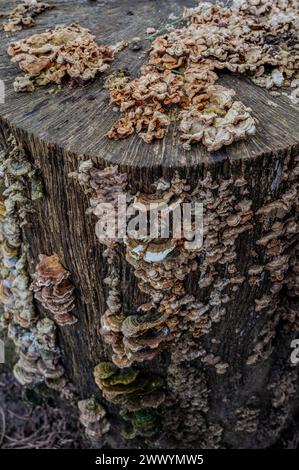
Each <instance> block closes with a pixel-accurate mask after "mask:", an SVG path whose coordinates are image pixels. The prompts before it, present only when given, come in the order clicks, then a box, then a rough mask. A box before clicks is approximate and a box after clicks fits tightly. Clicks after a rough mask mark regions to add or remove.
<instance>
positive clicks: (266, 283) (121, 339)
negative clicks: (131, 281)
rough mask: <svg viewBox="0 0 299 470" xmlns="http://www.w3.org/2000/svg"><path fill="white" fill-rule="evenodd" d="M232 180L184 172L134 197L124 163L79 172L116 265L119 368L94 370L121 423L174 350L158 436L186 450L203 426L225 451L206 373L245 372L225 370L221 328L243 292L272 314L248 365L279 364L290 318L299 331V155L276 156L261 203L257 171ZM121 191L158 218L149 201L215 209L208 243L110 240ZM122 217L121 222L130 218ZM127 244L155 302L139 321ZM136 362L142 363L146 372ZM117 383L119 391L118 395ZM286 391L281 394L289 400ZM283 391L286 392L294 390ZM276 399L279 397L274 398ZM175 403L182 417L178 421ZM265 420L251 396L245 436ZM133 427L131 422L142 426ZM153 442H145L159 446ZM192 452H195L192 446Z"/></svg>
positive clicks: (112, 268)
mask: <svg viewBox="0 0 299 470" xmlns="http://www.w3.org/2000/svg"><path fill="white" fill-rule="evenodd" d="M230 172H231V174H230V175H229V176H227V177H225V178H223V177H222V176H221V175H218V176H215V175H212V174H210V173H209V172H207V173H206V174H205V175H204V176H203V177H202V178H199V180H198V181H197V185H196V187H192V188H191V187H190V186H188V185H187V183H186V180H185V179H183V178H181V177H180V176H179V175H178V173H175V174H174V175H173V178H172V179H171V181H170V182H167V181H166V180H164V179H159V180H158V181H156V182H154V184H153V185H152V188H153V192H151V193H147V194H145V193H141V192H137V193H135V194H133V192H132V190H131V189H130V184H129V181H128V177H127V175H126V174H125V173H121V172H120V171H119V170H118V168H117V167H116V166H110V167H106V168H104V169H103V170H101V169H97V168H94V166H93V163H92V162H91V161H83V162H81V163H80V165H79V169H78V173H76V172H73V173H71V174H70V176H72V177H76V178H77V180H78V182H79V183H80V185H81V186H83V188H84V190H85V192H86V194H88V195H89V197H90V209H89V212H91V213H92V214H93V215H95V216H96V220H97V222H96V226H95V233H96V235H97V237H98V239H99V241H100V243H101V244H103V245H104V247H105V250H104V258H106V260H107V267H108V274H107V277H106V279H105V282H106V284H107V288H108V289H107V297H106V304H107V309H106V311H105V313H104V314H103V315H102V316H101V329H100V334H101V336H102V338H103V339H104V341H105V342H107V344H108V345H109V346H110V347H111V350H112V361H113V362H112V363H110V364H109V365H107V363H101V364H99V365H98V366H97V367H96V369H95V378H96V383H97V385H98V386H99V388H100V389H101V391H102V394H103V397H104V398H105V399H106V400H107V401H108V402H110V403H112V404H114V405H117V406H118V407H119V408H120V410H121V415H122V416H124V417H127V412H128V410H129V412H131V413H132V410H130V408H129V407H130V406H131V405H130V403H131V400H133V402H134V403H135V404H137V398H136V396H135V392H136V389H135V385H134V386H133V384H134V380H135V379H134V378H132V377H134V373H135V372H136V373H137V372H138V374H141V376H143V375H144V376H145V378H146V377H147V378H148V379H149V378H150V375H149V374H150V373H149V372H148V364H149V361H151V360H152V359H154V358H155V357H156V356H157V355H158V354H159V353H160V352H161V351H163V350H165V349H167V350H168V351H170V353H171V362H170V365H169V368H168V376H167V383H165V385H164V392H163V400H161V401H159V400H156V401H155V407H154V406H153V409H152V411H153V414H154V416H157V415H158V414H159V413H160V415H161V416H163V420H162V424H161V428H160V427H157V426H155V429H156V434H155V435H154V437H155V439H158V436H157V433H158V429H162V430H163V432H162V431H161V434H164V435H165V433H166V434H167V432H169V430H171V437H172V438H174V436H175V437H176V438H177V440H176V441H175V442H176V443H178V442H180V436H181V435H182V432H183V431H182V430H183V429H185V432H186V434H188V433H189V435H190V434H191V432H190V431H191V428H192V429H198V430H199V432H200V435H202V436H204V438H203V439H202V442H201V445H202V446H203V447H209V446H213V447H219V446H220V445H221V438H222V432H223V428H222V426H221V423H218V422H214V421H212V422H211V421H210V420H209V419H208V418H207V416H208V413H209V389H208V382H207V379H206V376H205V371H206V370H209V369H210V370H211V368H214V369H215V372H216V373H217V374H226V373H227V371H228V370H229V368H230V366H231V367H232V369H234V365H233V364H231V365H230V364H228V363H226V362H224V361H223V360H222V359H221V356H220V355H219V354H217V341H216V340H215V338H213V326H214V325H215V324H219V323H220V322H221V320H223V319H225V317H226V314H227V312H229V311H230V310H231V309H232V308H235V305H236V302H238V299H239V298H241V297H242V295H241V291H242V290H243V289H244V288H246V289H247V288H249V289H250V291H251V297H250V298H249V299H248V301H249V303H248V305H247V311H248V312H251V313H250V315H253V316H256V318H260V316H261V314H262V315H263V316H264V318H265V321H264V327H263V328H262V330H260V331H257V332H256V334H255V336H254V337H253V338H252V353H251V354H250V356H249V357H248V358H247V359H245V362H246V360H247V366H248V367H250V366H252V365H254V364H257V363H260V362H263V361H266V360H267V359H269V358H270V356H271V354H272V352H273V344H274V340H275V337H276V334H277V326H278V323H279V322H283V325H284V329H285V330H286V331H288V332H290V331H291V330H292V329H293V328H294V327H296V328H297V329H298V319H297V315H296V313H295V312H296V307H295V304H294V303H293V302H294V299H295V296H296V295H298V264H297V260H298V257H297V256H298V175H299V161H298V158H296V157H294V156H293V155H289V156H287V157H285V159H284V160H283V161H282V160H277V162H276V165H273V168H271V169H270V170H268V173H269V174H268V175H267V177H266V179H265V188H264V189H263V192H262V195H261V199H260V200H259V201H254V200H252V199H251V198H250V196H251V192H252V184H253V183H252V179H251V178H252V175H251V174H250V173H249V174H248V175H246V171H245V170H244V169H241V171H240V174H237V173H236V172H235V171H234V170H233V168H231V170H230ZM245 175H246V176H245ZM122 194H125V195H126V196H127V197H126V200H127V201H128V202H129V205H130V206H131V207H132V208H135V209H138V210H140V208H141V207H142V208H143V209H142V210H143V211H148V210H150V204H161V203H162V204H163V203H164V204H165V203H166V204H168V205H169V207H170V208H174V207H176V205H177V204H180V203H182V202H190V203H192V204H194V203H195V202H201V203H202V204H203V208H204V218H203V232H204V240H203V245H202V247H200V248H197V249H195V250H192V249H191V250H190V249H186V248H185V244H184V243H185V242H186V240H185V239H183V240H180V239H179V240H177V239H175V240H173V239H172V238H169V239H167V240H166V239H161V238H156V239H155V238H154V239H149V238H142V239H133V238H130V237H129V236H126V237H125V238H124V239H123V240H122V241H119V240H118V241H115V240H114V239H111V238H110V236H109V235H110V234H109V231H107V233H105V231H104V230H103V227H108V226H109V223H111V222H112V220H113V222H112V225H114V224H115V223H116V220H115V217H116V212H115V211H116V209H117V203H118V198H119V196H120V195H122ZM261 202H262V204H261ZM103 208H104V209H103ZM117 216H118V217H120V218H122V216H123V214H117ZM116 225H117V223H116ZM256 225H258V227H259V229H258V230H256ZM110 226H111V225H110ZM246 233H249V234H250V233H252V235H254V237H255V238H254V240H253V247H252V250H251V252H250V253H251V257H250V260H249V262H248V263H246V265H245V266H242V267H241V268H240V266H239V261H238V260H240V243H239V242H240V239H242V236H243V235H244V234H245V235H246ZM120 245H123V247H124V249H125V256H126V260H127V262H128V263H129V264H130V266H131V267H132V268H133V272H134V274H135V276H136V278H137V279H138V286H139V289H140V290H141V292H142V293H143V294H145V295H146V296H147V297H148V302H146V303H145V304H142V305H140V306H139V307H138V308H137V309H136V313H135V314H133V315H132V314H131V313H130V314H126V312H125V311H124V309H123V305H122V301H121V299H122V289H121V288H122V284H121V272H120V270H119V263H118V256H119V254H120V251H121V250H119V248H120ZM194 273H195V276H198V289H196V290H195V291H194V292H193V293H191V294H190V293H189V292H188V291H187V290H186V285H187V282H186V281H188V279H189V278H190V276H192V275H194ZM285 291H286V295H285ZM260 292H262V294H260ZM282 293H283V301H281V295H282ZM201 294H203V296H202V298H201ZM261 312H262V313H261ZM205 336H207V337H208V338H210V340H211V342H210V345H211V350H207V348H205V347H204V346H203V342H202V346H200V345H201V341H200V338H204V337H205ZM198 338H199V339H198ZM211 338H212V339H211ZM194 360H198V361H199V362H198V366H197V367H199V370H200V371H201V373H200V380H199V382H198V387H197V386H196V387H195V388H196V392H195V389H194V376H195V374H194V370H193V371H192V370H191V369H192V367H193V366H191V363H190V361H194ZM142 363H146V364H147V368H146V371H145V370H143V369H142V366H141V365H142ZM135 364H139V367H138V369H135V367H134V365H135ZM108 366H109V367H108ZM107 367H108V372H109V373H108V372H107V370H106V368H107ZM134 371H135V372H134ZM106 373H107V376H106V375H105V374H106ZM110 373H111V375H109V374H110ZM108 377H111V380H108V381H107V382H105V380H104V379H103V378H107V379H108ZM119 377H120V378H119ZM288 377H289V380H290V383H291V384H292V386H291V387H290V393H289V394H288V397H287V398H285V399H284V398H282V399H281V403H279V406H277V407H275V406H274V405H273V406H274V408H275V410H274V412H273V419H274V420H276V421H277V420H279V417H281V419H282V418H283V417H284V422H285V420H286V416H287V414H288V413H287V411H286V409H287V406H289V399H290V398H291V397H292V396H293V394H294V390H295V385H294V373H293V371H292V370H290V373H289V376H288ZM149 380H150V379H149ZM286 380H287V379H286ZM123 381H124V382H123ZM192 381H193V382H192ZM189 382H190V387H189V388H188V383H189ZM191 382H192V383H191ZM121 384H122V385H121ZM129 384H130V387H127V386H128V385H129ZM138 384H139V382H138ZM192 384H193V385H192ZM271 384H272V382H271V381H270V385H269V390H274V386H273V384H272V385H271ZM112 385H118V387H117V389H114V388H113V387H112ZM120 385H121V386H120ZM123 385H126V387H123ZM110 386H111V393H110V391H109V390H110ZM281 387H282V386H281ZM281 387H280V388H279V390H281ZM152 391H153V390H152V388H151V393H152ZM137 392H138V393H137V396H139V398H141V400H140V401H138V413H141V409H139V407H141V408H144V409H145V410H146V413H145V414H144V413H143V412H142V413H141V414H140V419H141V421H140V426H142V417H143V418H144V419H145V420H147V419H150V418H149V411H150V410H149V408H150V407H151V406H152V405H151V403H152V402H153V400H152V399H151V400H150V401H149V402H144V400H143V391H142V388H141V389H140V388H139V386H138V387H137ZM276 392H277V394H278V395H279V393H280V392H279V391H278V390H276ZM159 393H160V392H159ZM186 394H188V398H189V399H188V400H187V401H188V407H187V408H186V406H185V405H184V403H185V404H186V399H185V398H186ZM281 395H283V396H284V392H283V391H282V392H281ZM160 397H162V395H160ZM272 401H273V403H276V401H279V400H275V397H274V398H273V399H272ZM284 402H285V403H284ZM174 407H176V408H179V409H181V410H182V413H178V414H177V415H174V414H173V409H174ZM134 412H136V410H134ZM259 414H260V410H259V407H258V405H257V404H256V398H255V397H250V398H248V399H247V400H246V403H245V404H244V406H241V407H238V408H237V409H236V410H235V422H234V429H235V431H236V432H247V433H253V432H255V431H256V429H257V428H258V424H259ZM186 415H187V416H188V417H189V418H188V419H187V420H186V421H185V423H182V422H181V416H186ZM131 418H132V417H131ZM133 421H134V420H132V419H131V424H132V422H133ZM146 422H147V421H146ZM186 423H187V424H186ZM133 427H134V426H133ZM203 430H204V432H202V431H203ZM149 434H150V432H149ZM149 434H148V435H147V436H146V435H145V434H144V437H145V436H146V437H147V438H149V437H150V436H149ZM138 435H139V436H142V432H141V431H140V432H137V431H136V432H132V433H129V434H128V433H125V437H130V436H131V437H136V436H138ZM167 442H168V443H169V442H170V441H167ZM186 442H187V441H186ZM189 444H190V445H192V438H190V442H189ZM174 445H175V444H174Z"/></svg>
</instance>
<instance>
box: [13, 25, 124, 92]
mask: <svg viewBox="0 0 299 470" xmlns="http://www.w3.org/2000/svg"><path fill="white" fill-rule="evenodd" d="M123 47H124V44H123V43H119V44H116V45H115V46H109V47H106V46H103V45H99V44H97V42H96V41H95V36H93V35H92V34H91V33H90V32H89V30H88V29H86V28H83V27H81V26H80V25H78V24H70V25H67V26H66V25H64V26H56V27H55V28H54V29H52V30H47V31H46V32H44V33H39V34H34V35H32V36H30V37H28V38H25V39H21V40H19V41H16V42H14V43H12V44H10V46H9V47H8V50H7V52H8V54H9V55H10V56H11V57H12V61H13V62H15V63H16V64H18V66H19V67H20V69H21V70H22V71H23V72H24V73H25V75H24V76H21V77H18V78H17V79H16V80H15V83H14V88H15V90H16V91H34V90H35V88H36V87H37V86H43V85H47V84H48V83H56V84H60V83H62V81H63V80H67V81H69V82H71V83H79V84H80V83H82V82H87V81H90V80H93V79H94V78H95V77H96V75H98V74H100V73H102V72H104V71H105V70H107V69H108V68H109V64H110V62H112V61H113V59H114V56H115V54H116V53H117V52H118V51H119V50H121V49H122V48H123Z"/></svg>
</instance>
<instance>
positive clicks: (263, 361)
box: [0, 0, 299, 448]
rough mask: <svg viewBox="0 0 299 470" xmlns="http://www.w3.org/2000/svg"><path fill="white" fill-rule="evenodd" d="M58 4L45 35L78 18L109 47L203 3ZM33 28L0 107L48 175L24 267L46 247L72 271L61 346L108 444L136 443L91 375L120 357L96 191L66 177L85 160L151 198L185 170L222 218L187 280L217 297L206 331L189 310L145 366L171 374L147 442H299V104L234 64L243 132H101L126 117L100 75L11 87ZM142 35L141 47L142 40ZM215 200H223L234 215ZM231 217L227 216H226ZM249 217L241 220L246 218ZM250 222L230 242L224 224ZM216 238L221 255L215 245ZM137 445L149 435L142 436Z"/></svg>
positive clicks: (209, 301)
mask: <svg viewBox="0 0 299 470" xmlns="http://www.w3.org/2000/svg"><path fill="white" fill-rule="evenodd" d="M11 3H13V2H11ZM2 4H3V6H4V4H6V2H0V5H1V7H2ZM55 4H56V5H57V8H56V9H55V10H50V11H49V12H47V13H46V14H44V15H42V16H40V17H39V20H38V24H37V26H36V27H35V29H34V31H35V32H36V31H43V30H44V29H45V28H46V27H51V26H53V25H54V24H57V23H63V22H67V23H70V22H78V23H80V24H81V25H82V26H85V27H87V28H89V29H90V30H91V31H92V33H94V34H95V35H96V37H97V40H98V42H99V43H103V44H113V43H115V42H116V41H117V40H121V39H125V40H129V39H130V38H131V37H132V36H140V37H144V36H145V31H146V29H147V27H150V26H155V27H160V26H161V23H162V25H163V24H164V23H167V21H166V19H167V18H168V16H169V14H170V13H171V12H173V13H175V14H177V13H178V12H180V11H181V8H182V6H186V5H187V6H193V5H194V4H195V2H193V1H189V0H188V1H164V2H150V1H137V0H136V1H135V0H132V1H127V0H126V1H122V2H118V1H114V0H113V1H107V2H101V4H100V3H96V2H80V1H78V2H69V1H63V0H60V1H59V0H57V1H56V2H55ZM1 9H2V8H1ZM130 12H131V13H130ZM132 13H134V14H132ZM163 18H165V21H163ZM23 36H24V32H21V33H14V34H13V35H10V36H9V37H8V36H7V35H5V34H4V33H3V32H1V69H0V78H1V79H3V80H4V81H5V85H6V102H5V104H4V105H1V108H0V128H1V139H2V147H4V148H5V147H6V146H7V142H8V138H9V136H10V135H11V134H12V135H13V136H15V138H16V140H17V142H18V143H19V144H20V145H22V147H23V148H24V149H25V152H26V155H27V157H28V159H29V160H30V161H31V163H32V164H33V165H34V167H35V168H37V169H38V170H39V172H40V174H41V175H42V179H43V183H44V187H45V195H44V197H43V198H42V199H40V200H37V201H34V202H33V203H32V207H33V209H34V211H33V213H31V214H28V215H27V220H28V223H27V225H25V226H24V228H23V229H22V236H23V240H24V242H27V243H28V244H29V272H30V274H31V275H33V274H34V272H35V267H36V264H37V262H38V256H39V254H46V255H51V254H53V253H55V254H57V255H58V256H59V258H60V260H61V262H62V264H63V266H64V267H65V268H66V269H67V270H68V271H69V272H70V273H71V280H72V283H73V284H74V285H75V288H76V290H75V298H76V308H75V310H74V313H75V315H76V316H77V318H78V322H77V323H76V324H74V325H70V326H65V327H59V328H58V330H59V346H60V347H61V348H62V350H63V363H64V366H65V367H66V370H67V376H68V379H69V380H70V382H71V383H72V384H73V386H74V387H75V389H76V391H77V392H78V397H80V398H81V399H85V398H89V397H91V396H92V395H95V396H96V397H97V398H98V400H99V401H100V402H101V403H102V404H103V405H104V407H105V408H106V409H107V410H108V412H107V416H108V419H109V421H110V422H111V430H110V433H109V434H107V436H106V439H107V443H108V445H111V446H113V447H124V446H134V445H136V441H126V440H123V438H122V437H120V436H121V435H120V432H119V430H120V429H121V428H122V426H123V420H122V419H121V418H120V417H119V408H118V407H117V406H114V405H112V404H111V403H109V402H108V401H107V400H105V399H104V398H103V396H102V394H101V392H100V391H99V389H98V387H97V386H96V384H95V381H94V377H93V370H94V367H95V366H96V365H97V364H98V363H99V362H101V361H103V360H108V361H110V360H111V348H110V347H109V346H108V345H107V344H106V343H105V342H104V341H103V338H102V337H101V335H100V318H101V317H102V316H103V315H104V313H105V311H106V308H107V306H106V301H107V297H108V295H109V286H107V285H106V284H105V283H104V279H105V278H106V277H107V272H108V266H107V260H106V258H105V257H103V252H104V249H105V247H103V246H102V245H101V244H100V243H99V241H98V240H97V238H96V235H95V223H96V218H95V217H94V216H93V215H91V214H86V211H87V209H88V207H89V205H90V202H89V197H88V196H87V195H85V194H84V192H83V191H82V188H81V187H80V186H79V184H78V182H77V181H76V180H73V179H70V178H69V177H68V175H69V173H71V172H76V171H78V165H79V162H80V161H82V160H88V159H91V160H92V161H93V163H94V167H95V168H104V167H106V166H109V165H117V166H118V169H119V172H120V173H125V174H126V175H127V179H128V187H129V188H130V192H131V193H132V194H135V193H136V192H137V191H140V192H142V193H148V194H152V193H153V192H154V191H155V190H154V187H153V183H155V182H156V181H157V180H159V179H160V178H163V179H164V180H166V181H168V182H171V180H172V179H173V178H174V177H175V174H176V172H178V173H179V176H180V178H181V179H186V180H187V182H188V185H190V194H191V192H192V191H193V190H194V189H195V188H199V192H197V194H198V199H199V200H201V202H203V203H204V207H205V209H206V210H207V211H208V212H207V213H208V214H210V215H211V214H213V215H214V216H215V217H216V220H215V226H214V227H212V228H210V229H209V230H210V231H208V235H210V238H209V237H208V236H207V238H206V239H205V241H204V248H203V250H202V251H201V252H200V253H198V256H197V262H198V267H197V269H196V270H195V271H192V272H191V273H190V274H189V275H188V276H186V278H185V279H184V288H185V291H186V293H188V294H192V295H193V296H194V297H195V300H196V301H198V302H201V304H202V305H203V306H208V310H207V311H206V312H205V315H204V319H201V320H203V321H204V322H205V328H206V330H204V331H206V333H205V334H199V335H198V325H196V321H194V322H192V320H190V318H189V319H188V320H185V319H184V318H183V317H181V318H180V320H179V324H178V326H177V330H178V331H179V332H180V334H177V332H175V334H174V335H173V340H172V341H166V342H164V343H162V344H161V345H160V346H159V353H158V354H157V355H156V357H155V358H154V359H153V360H151V361H146V362H143V363H139V364H138V368H140V369H141V370H142V371H144V373H145V374H147V373H151V372H152V373H155V374H159V375H160V376H161V377H165V378H166V384H167V386H166V400H165V402H164V404H163V419H162V426H161V432H160V434H159V435H158V436H156V437H155V439H154V441H152V445H153V446H156V447H162V446H165V445H167V446H168V447H172V446H173V447H180V448H200V447H211V448H215V447H221V448H222V447H224V448H265V447H269V446H273V445H279V446H290V445H292V443H291V440H292V439H293V438H294V439H295V437H294V429H295V428H294V426H295V424H294V422H295V420H296V416H297V412H298V405H299V403H298V368H296V367H295V366H292V364H291V362H290V354H291V347H290V345H291V341H292V339H294V338H296V337H298V334H299V333H298V309H297V306H296V302H295V297H294V291H295V290H296V289H295V288H296V285H295V284H296V243H297V244H298V226H297V227H296V221H297V222H298V220H296V217H298V214H297V212H296V205H297V199H298V193H297V192H296V191H297V186H298V143H299V129H298V112H297V111H296V110H295V108H294V107H291V106H290V102H289V100H288V98H286V97H275V98H274V97H270V96H269V94H268V93H267V91H265V90H263V89H259V88H257V87H255V86H254V85H253V84H252V83H251V82H249V81H247V80H246V79H244V78H242V79H241V78H239V77H237V76H231V75H229V76H228V75H225V74H224V75H223V76H222V77H221V83H223V84H226V85H229V87H231V88H233V89H234V90H236V92H237V97H238V98H240V99H241V101H243V102H244V103H245V104H246V105H248V106H250V107H251V108H252V110H253V115H254V116H255V117H256V118H257V120H258V126H257V134H256V135H255V136H254V137H252V138H250V139H249V140H248V141H246V142H241V143H237V144H233V145H232V146H230V147H228V148H226V149H224V150H220V151H218V152H215V153H213V154H209V153H208V152H207V151H206V150H205V149H203V147H202V146H201V145H198V146H196V147H194V148H193V149H192V151H190V152H186V151H184V150H183V149H182V148H181V146H180V144H179V142H178V138H177V137H176V124H173V126H172V127H171V128H170V130H169V132H168V134H167V136H166V139H165V140H163V141H161V142H156V143H154V144H153V145H146V144H145V143H141V141H140V140H138V139H137V138H136V137H132V138H129V139H127V140H125V141H122V142H113V141H109V140H108V139H107V138H106V137H104V134H105V133H106V132H107V131H108V130H109V128H110V127H111V125H112V124H113V122H114V121H115V119H116V118H115V115H114V113H113V112H112V111H111V109H110V108H109V106H108V94H107V91H106V90H104V89H102V87H101V79H100V80H96V81H95V82H94V83H93V84H92V85H90V86H88V87H86V88H76V89H68V88H63V90H62V91H60V92H59V93H57V94H52V95H47V94H46V93H45V89H39V90H37V91H36V92H35V93H34V94H16V93H15V92H14V90H13V88H12V82H13V79H14V77H15V76H16V75H17V73H19V72H18V70H17V69H16V67H15V66H14V65H13V64H11V63H10V61H9V58H8V57H7V55H6V48H7V45H8V43H9V42H10V41H12V40H13V39H15V38H19V37H23ZM141 43H142V46H143V50H146V48H147V47H148V42H147V41H146V40H144V41H141ZM143 60H144V55H143V54H142V53H140V51H139V52H137V53H136V52H134V51H131V50H130V49H126V50H124V51H123V52H122V53H121V54H120V55H119V57H118V58H117V60H116V61H115V62H114V63H113V66H112V70H117V69H118V68H120V67H122V68H123V67H127V68H128V69H129V71H130V73H131V75H132V76H134V75H136V74H137V72H138V68H139V66H140V64H141V63H142V61H143ZM296 161H297V167H296ZM296 168H297V169H296ZM217 201H219V202H220V203H221V202H223V201H224V202H225V201H227V205H226V206H225V207H226V209H227V210H226V211H224V213H223V206H221V207H220V208H219V207H218V205H217ZM244 201H247V202H248V201H249V206H248V204H247V205H246V204H245V202H244ZM242 203H243V205H242ZM273 203H274V204H273ZM209 204H210V205H211V204H212V205H211V206H209ZM213 204H214V205H213ZM244 204H245V206H246V207H245V206H244ZM207 213H206V215H207ZM229 217H231V219H230V221H231V222H227V220H228V218H229ZM239 218H241V222H240V224H241V225H239V223H238V222H236V220H238V219H239ZM211 224H213V222H211ZM240 226H241V227H242V229H241V230H240V231H238V230H237V235H236V236H235V233H234V234H233V233H230V232H229V231H230V230H233V229H234V228H236V227H237V229H239V228H240ZM213 235H215V236H216V239H217V244H216V251H217V250H218V254H219V250H220V255H221V256H220V258H217V256H216V255H217V253H215V250H214V248H213V249H212V250H211V246H209V243H212V241H211V240H212V236H213ZM268 235H270V236H269V237H268V238H266V239H265V237H266V236H268ZM231 240H232V245H231V244H230V241H231ZM221 250H222V251H221ZM210 251H212V253H211V252H210ZM215 256H216V258H215ZM234 256H235V257H234ZM114 262H115V264H116V265H117V266H118V269H119V272H120V275H121V283H120V293H121V299H122V310H123V311H124V312H128V313H127V315H131V314H134V313H136V312H137V309H138V307H139V306H140V305H141V304H143V303H144V302H147V301H148V298H147V296H146V295H145V294H144V293H142V292H141V291H140V289H139V288H138V279H137V278H136V276H135V274H134V268H133V267H132V266H131V265H130V263H128V262H127V261H126V258H125V249H124V248H123V247H122V246H120V247H119V248H118V250H117V255H116V258H115V260H114ZM297 269H298V268H297ZM211 273H212V274H211ZM205 274H206V275H207V276H208V277H209V274H211V276H212V280H209V281H207V279H206V278H205ZM35 308H36V311H37V312H38V313H39V315H40V316H48V315H49V312H48V311H47V310H45V309H43V308H42V307H41V304H40V303H39V302H37V301H35ZM50 316H51V315H50ZM296 316H297V323H296ZM296 327H297V332H296ZM217 357H218V361H217V360H215V358H217ZM227 365H228V367H226V366H227ZM217 372H218V373H217ZM219 372H224V373H219ZM100 445H101V444H100V443H99V446H100ZM138 445H143V439H142V438H141V439H140V440H139V441H138ZM293 445H294V444H293Z"/></svg>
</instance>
